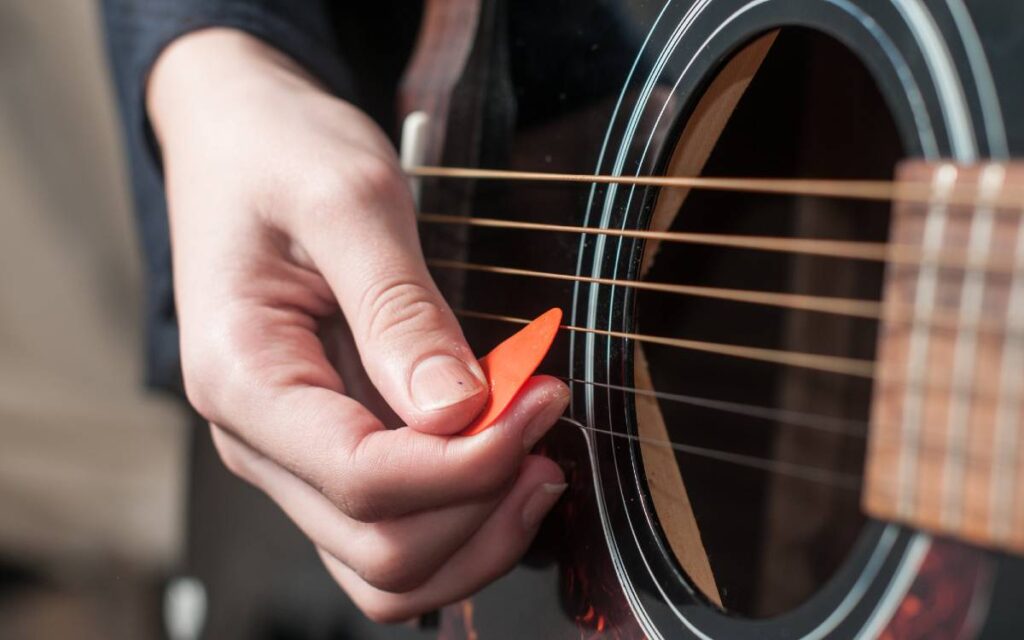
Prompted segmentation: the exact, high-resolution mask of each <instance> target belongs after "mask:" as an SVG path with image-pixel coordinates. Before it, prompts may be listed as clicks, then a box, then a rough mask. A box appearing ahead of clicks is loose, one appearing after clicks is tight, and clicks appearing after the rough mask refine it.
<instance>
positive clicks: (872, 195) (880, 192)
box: [405, 165, 1024, 210]
mask: <svg viewBox="0 0 1024 640" xmlns="http://www.w3.org/2000/svg"><path fill="white" fill-rule="evenodd" d="M405 173H406V175H407V176H409V177H413V178H448V179H460V180H466V179H469V180H504V181H509V182H564V183H584V184H619V185H630V186H650V187H668V188H681V189H701V190H705V191H730V192H741V193H760V194H773V195H791V196H811V197H822V198H843V199H853V200H869V201H880V202H906V203H918V204H927V203H933V202H935V201H936V197H935V193H934V187H933V185H932V184H931V183H930V182H910V181H901V182H896V181H888V180H829V179H811V178H742V177H737V178H724V177H706V176H697V177H684V176H612V175H597V174H585V173H552V172H546V171H513V170H508V169H482V168H475V167H441V166H427V165H421V166H416V167H406V168H405ZM942 202H945V203H948V204H953V205H963V206H973V205H976V204H978V203H979V202H980V198H978V195H977V187H976V185H969V184H968V185H958V186H957V187H955V188H954V189H952V190H951V191H950V192H949V195H948V196H947V197H945V198H943V199H942ZM986 202H987V203H989V204H992V205H994V206H996V207H1007V208H1013V209H1014V210H1017V209H1020V206H1021V203H1022V202H1024V187H1020V186H1017V185H1009V186H1006V187H1004V188H1003V190H1002V192H1001V193H1000V195H999V197H998V198H996V199H994V200H989V199H986Z"/></svg>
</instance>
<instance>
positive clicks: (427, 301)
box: [360, 280, 444, 341]
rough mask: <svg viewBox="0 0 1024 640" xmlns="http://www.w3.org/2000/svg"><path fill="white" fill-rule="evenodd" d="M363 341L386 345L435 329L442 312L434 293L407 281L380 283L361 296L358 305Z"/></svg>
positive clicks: (441, 320)
mask: <svg viewBox="0 0 1024 640" xmlns="http://www.w3.org/2000/svg"><path fill="white" fill-rule="evenodd" d="M360 315H361V316H362V317H363V322H362V323H361V325H362V326H363V327H364V331H365V334H366V335H365V337H366V338H368V339H369V340H372V341H388V340H395V339H400V338H403V337H407V336H410V335H416V334H423V333H425V332H429V331H432V330H435V329H437V328H438V327H439V326H441V324H442V323H443V321H444V311H443V310H442V308H441V306H440V305H439V303H438V301H437V297H436V296H435V295H434V292H433V291H432V290H430V289H429V288H428V287H426V286H424V285H423V284H420V283H419V282H414V281H411V280H383V281H381V282H378V283H376V284H373V285H371V286H370V287H368V288H367V290H366V291H365V292H364V296H363V303H362V304H361V305H360Z"/></svg>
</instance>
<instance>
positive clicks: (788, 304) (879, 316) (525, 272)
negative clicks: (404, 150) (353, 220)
mask: <svg viewBox="0 0 1024 640" xmlns="http://www.w3.org/2000/svg"><path fill="white" fill-rule="evenodd" d="M426 262H427V266H429V267H433V268H438V269H455V270H463V271H478V272H482V273H493V274H498V275H508V276H522V277H530V278H539V279H545V280H560V281H566V282H582V283H586V284H599V285H606V286H613V287H628V288H632V289H640V290H644V291H656V292H660V293H670V294H674V295H682V296H691V297H698V298H714V299H718V300H727V301H730V302H742V303H748V304H756V305H764V306H772V307H779V308H783V309H794V310H799V311H814V312H818V313H828V314H833V315H840V316H850V317H855V318H864V319H868V320H883V319H884V320H888V321H889V322H903V323H908V324H915V325H918V324H919V325H925V326H929V327H933V328H936V329H945V330H957V329H960V328H962V327H964V326H965V325H964V323H962V322H960V321H959V316H958V314H956V313H946V312H936V313H934V314H933V315H932V316H931V317H929V318H925V319H918V318H914V317H912V316H910V315H905V314H904V315H902V316H901V315H897V314H895V312H893V311H891V310H886V308H885V305H883V304H882V303H880V302H876V301H874V300H860V299H856V298H841V297H832V296H814V295H805V294H794V293H778V292H773V291H755V290H751V289H732V288H725V287H705V286H699V285H681V284H670V283H665V282H647V281H644V280H623V279H619V278H598V277H591V276H578V275H574V274H568V273H554V272H550V271H536V270H533V269H520V268H516V267H503V266H498V265H488V264H477V263H472V262H463V261H461V260H444V259H440V258H427V261H426ZM975 328H976V329H977V330H978V332H980V333H985V332H992V333H1002V329H1001V328H1000V326H999V323H998V322H996V321H995V320H992V319H987V318H986V319H982V320H979V321H978V323H977V324H976V325H975Z"/></svg>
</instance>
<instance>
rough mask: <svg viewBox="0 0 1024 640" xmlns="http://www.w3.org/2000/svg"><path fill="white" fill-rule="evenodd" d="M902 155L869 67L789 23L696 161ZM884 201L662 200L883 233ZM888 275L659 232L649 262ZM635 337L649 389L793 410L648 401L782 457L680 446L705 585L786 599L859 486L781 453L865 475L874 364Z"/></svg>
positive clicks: (823, 571) (766, 323)
mask: <svg viewBox="0 0 1024 640" xmlns="http://www.w3.org/2000/svg"><path fill="white" fill-rule="evenodd" d="M682 125H683V123H682V122H681V123H680V126H682ZM668 151H669V152H671V151H672V149H671V145H669V149H668ZM667 155H668V154H666V159H665V162H666V163H667V162H668V158H667ZM902 155H903V150H902V148H901V144H900V140H899V137H898V134H897V130H896V126H895V124H894V123H893V120H892V118H891V116H890V115H889V112H888V109H887V107H886V104H885V102H884V100H883V98H882V96H881V95H880V93H879V91H878V90H877V88H876V87H875V85H874V83H873V81H872V78H871V77H870V76H869V74H868V72H867V71H866V70H865V68H864V66H863V65H862V64H861V63H860V62H859V61H858V60H857V59H856V58H855V57H854V56H853V55H852V54H851V53H850V52H849V51H848V50H846V49H845V48H844V47H843V46H842V45H840V44H839V43H837V42H835V41H834V40H831V39H829V38H827V37H825V36H822V35H820V34H817V33H813V32H810V31H807V30H800V29H792V30H783V31H782V32H781V33H780V34H779V36H778V38H777V39H776V41H775V43H774V45H773V46H772V47H771V49H770V51H769V52H768V54H767V56H766V57H765V59H764V61H763V64H762V65H761V67H760V69H759V70H758V71H757V73H756V75H755V76H754V78H753V80H752V82H751V83H750V85H749V87H748V88H747V90H746V93H745V94H744V96H743V97H742V99H741V100H740V102H739V104H738V106H737V107H736V110H735V112H734V113H733V114H732V116H731V118H730V119H729V121H728V123H727V125H726V127H725V129H724V130H723V132H722V134H721V137H720V138H719V139H718V141H717V144H716V145H715V147H714V149H713V151H712V152H711V155H710V157H709V159H708V161H707V164H706V165H705V168H704V171H703V173H704V174H705V175H708V176H743V177H807V178H864V179H871V178H878V179H890V178H891V177H892V172H893V168H894V166H895V163H896V162H897V160H898V159H899V158H901V157H902ZM652 206H654V203H652ZM888 209H889V208H888V205H887V204H885V203H872V202H863V201H861V202H857V201H850V200H837V199H821V198H804V197H791V196H769V195H764V194H754V193H736V192H728V191H721V192H716V191H701V190H697V191H693V192H692V193H690V194H689V195H688V196H687V197H686V199H685V201H684V203H683V205H682V206H681V207H680V208H679V210H678V212H677V213H676V214H675V215H674V219H673V221H672V224H671V230H673V231H680V232H692V233H712V234H730V235H743V236H765V237H776V236H777V237H800V238H817V239H823V238H828V239H842V240H857V241H870V242H884V241H885V239H886V236H887V231H888ZM882 276H883V269H882V266H881V265H880V264H879V263H877V262H870V261H856V260H849V259H838V258H834V257H823V256H811V255H802V256H797V255H793V254H790V253H783V252H772V251H757V250H746V249H731V248H723V247H713V246H703V245H700V244H681V243H662V246H660V248H659V250H658V252H657V255H656V257H655V258H654V259H653V260H652V261H651V265H650V268H649V269H648V270H647V272H646V273H645V274H644V276H643V277H644V279H645V280H649V281H651V282H670V283H679V284H687V285H697V286H702V287H714V288H727V289H742V290H756V291H774V292H787V293H797V294H804V295H811V296H834V297H841V298H857V299H863V300H877V299H878V298H879V296H880V292H881V284H882ZM636 313H637V319H636V326H637V330H638V332H639V333H643V334H650V335H657V336H674V337H680V338H688V339H695V340H703V341H708V342H715V343H722V344H739V345H747V346H753V347H760V348H765V349H774V350H782V351H796V352H805V353H815V354H827V355H834V356H843V357H849V358H858V359H867V360H871V359H873V358H874V353H875V340H876V322H875V321H874V320H872V319H865V318H855V317H849V316H844V315H837V314H829V313H822V312H816V311H804V310H793V309H785V308H778V307H772V306H764V305H758V304H748V303H742V302H734V301H724V300H716V299H708V298H702V297H694V296H681V295H667V294H664V293H659V292H651V291H638V292H637V294H636ZM643 349H644V352H645V355H646V358H647V360H648V362H649V365H650V376H651V380H652V382H653V387H654V389H655V390H657V391H663V392H670V393H676V394H686V395H689V396H696V397H700V398H711V399H719V400H726V401H728V402H731V403H736V405H737V408H739V409H741V411H742V410H743V409H744V407H748V408H749V407H768V408H771V409H773V410H782V411H785V412H791V414H792V415H791V416H790V415H782V416H780V415H777V414H776V415H773V416H769V417H767V418H765V417H754V416H750V415H743V414H742V413H735V412H732V411H729V410H721V409H719V408H709V407H701V406H695V405H694V404H689V403H686V402H678V401H672V400H669V399H664V398H663V399H660V400H659V401H658V406H659V409H660V411H661V413H662V416H663V418H664V422H665V425H666V428H667V432H668V435H669V438H670V439H671V440H672V441H673V442H677V443H683V444H685V445H687V446H691V447H702V448H706V449H710V450H715V451H727V452H731V453H735V454H739V455H742V456H748V457H749V458H751V459H763V460H770V461H773V463H778V464H775V465H774V470H771V471H767V470H764V469H760V468H753V467H748V466H743V465H737V464H730V463H728V462H723V461H722V460H720V459H715V458H711V457H707V456H704V455H697V454H694V453H691V452H684V451H676V452H675V461H676V463H677V464H678V468H679V470H680V472H681V475H682V481H683V483H684V484H685V490H686V493H687V494H688V496H689V500H690V503H691V505H692V509H693V514H694V517H695V520H696V523H697V527H698V529H699V531H700V537H701V540H702V541H703V544H704V547H705V549H706V551H707V559H708V561H709V563H710V567H711V572H712V574H713V575H714V582H715V585H716V587H713V588H717V591H718V593H717V594H711V593H705V595H706V596H708V597H709V599H711V600H712V601H720V602H721V605H722V606H723V608H724V609H725V610H726V611H728V612H732V613H735V614H738V615H742V616H748V617H767V616H773V615H776V614H779V613H782V612H785V611H788V610H791V609H792V608H793V607H795V606H797V605H799V604H800V603H802V602H804V601H805V600H806V599H807V598H809V597H810V596H811V595H812V594H813V593H815V592H816V591H817V590H818V589H819V588H820V587H821V586H822V585H823V584H824V583H825V582H826V581H827V580H828V578H829V577H830V576H831V575H833V574H834V572H835V571H836V570H837V569H838V567H839V566H840V565H841V564H842V563H843V561H844V560H845V559H846V558H847V555H848V553H849V552H850V550H851V548H852V547H853V545H854V543H855V541H856V540H857V537H858V533H859V531H860V529H861V527H862V525H863V523H864V516H863V515H862V514H861V509H860V505H859V500H860V495H859V490H858V489H857V488H851V487H849V486H839V484H840V483H829V482H826V481H816V480H814V479H809V478H807V477H803V476H795V475H792V474H787V473H784V472H779V469H781V468H783V467H785V466H790V465H795V466H798V467H801V468H807V467H812V468H815V469H822V470H825V471H826V472H827V474H825V475H828V474H836V477H839V476H840V475H845V476H847V477H848V476H860V475H861V474H862V473H863V463H864V453H865V443H866V440H865V436H866V429H867V427H866V421H867V419H868V408H869V402H870V397H871V391H872V382H871V380H869V379H866V378H859V377H855V376H849V375H840V374H836V373H828V372H822V371H815V370H811V369H804V368H799V367H793V366H783V365H778V364H772V363H766V362H757V361H754V360H745V359H740V358H732V357H724V356H722V355H718V354H712V353H701V352H699V351H690V350H681V349H677V348H673V347H671V346H662V345H656V344H644V345H643ZM793 416H795V418H794V419H793V420H790V418H791V417H793ZM818 416H821V417H820V418H818ZM645 463H648V464H651V463H652V462H651V460H649V459H647V458H645ZM648 472H649V473H650V469H648ZM828 477H831V476H828ZM654 506H655V509H656V511H657V512H658V515H659V518H660V519H661V521H662V524H663V528H664V535H665V536H667V537H669V538H671V536H673V535H683V534H681V533H679V532H678V531H674V530H673V527H671V526H665V523H666V522H667V521H669V520H671V518H670V517H668V516H669V515H670V514H668V513H666V510H667V509H671V506H669V504H668V503H663V504H660V505H659V504H658V503H657V501H655V504H654ZM669 542H672V541H671V539H670V540H669ZM683 564H684V565H685V563H683ZM683 568H684V569H685V568H686V567H685V566H684V567H683ZM704 590H705V591H707V587H706V586H705V587H704Z"/></svg>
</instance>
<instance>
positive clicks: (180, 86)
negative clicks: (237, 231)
mask: <svg viewBox="0 0 1024 640" xmlns="http://www.w3.org/2000/svg"><path fill="white" fill-rule="evenodd" d="M268 87H269V88H272V90H273V91H281V90H282V89H284V90H288V91H322V88H321V87H320V86H319V84H318V83H317V82H316V80H315V79H314V78H313V77H312V76H310V75H309V74H308V73H307V72H306V71H305V70H304V69H303V68H302V67H301V66H300V65H299V64H297V63H296V62H295V61H294V60H292V59H291V58H289V57H288V56H286V55H285V54H283V53H281V52H280V51H278V50H277V49H275V48H274V47H272V46H270V45H268V44H267V43H265V42H263V41H262V40H260V39H259V38H256V37H254V36H251V35H249V34H247V33H245V32H244V31H240V30H237V29H231V28H224V27H214V28H209V29H202V30H199V31H193V32H191V33H188V34H185V35H183V36H181V37H179V38H177V39H176V40H174V41H173V42H171V43H170V44H169V45H168V46H167V47H166V48H165V49H164V50H163V52H161V54H160V55H159V56H158V57H157V59H156V61H155V62H154V64H153V67H152V70H151V72H150V75H149V78H148V79H147V83H146V89H145V91H146V95H145V103H146V110H147V114H148V116H149V119H150V121H151V122H152V125H153V129H154V132H155V133H156V136H157V139H158V140H159V141H160V142H161V144H162V145H163V143H164V141H165V140H168V139H173V138H175V137H177V136H176V133H175V132H176V131H177V130H179V129H180V130H182V131H187V128H190V127H191V126H192V125H194V124H196V123H197V118H203V117H204V116H208V115H210V114H216V113H225V112H231V111H232V110H233V107H235V106H244V105H245V104H246V103H249V102H250V101H251V100H252V99H254V98H255V97H256V96H258V95H259V93H260V92H261V91H265V90H267V88H268Z"/></svg>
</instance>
